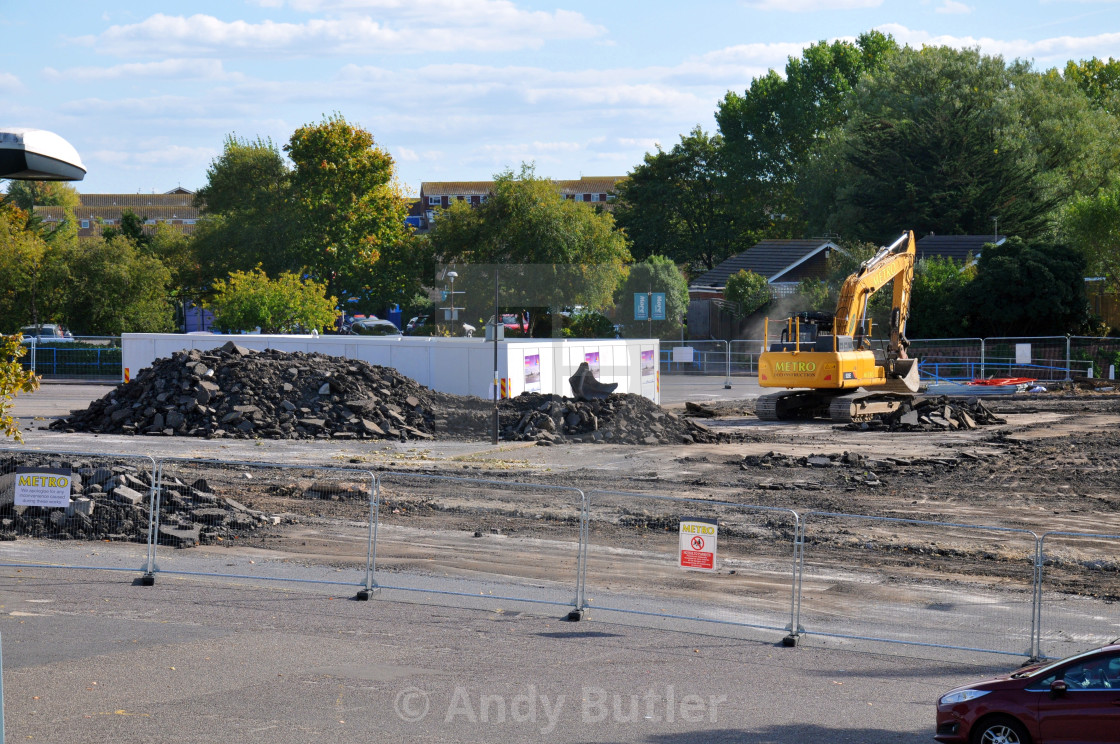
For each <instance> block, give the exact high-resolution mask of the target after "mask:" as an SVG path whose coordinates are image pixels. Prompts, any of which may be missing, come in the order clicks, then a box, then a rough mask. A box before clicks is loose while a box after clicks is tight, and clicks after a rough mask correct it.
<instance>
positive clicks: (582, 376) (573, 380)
mask: <svg viewBox="0 0 1120 744" xmlns="http://www.w3.org/2000/svg"><path fill="white" fill-rule="evenodd" d="M568 384H570V385H571V386H572V395H574V396H575V399H576V400H597V399H601V398H606V397H607V396H608V395H610V394H611V393H613V392H614V389H615V388H616V387H618V383H617V382H611V383H605V382H599V381H598V380H596V379H595V375H593V374H591V368H590V367H589V366H588V364H587V362H583V363H581V364H580V365H579V368H578V369H577V370H576V373H575V374H574V375H572V376H571V377H569V378H568Z"/></svg>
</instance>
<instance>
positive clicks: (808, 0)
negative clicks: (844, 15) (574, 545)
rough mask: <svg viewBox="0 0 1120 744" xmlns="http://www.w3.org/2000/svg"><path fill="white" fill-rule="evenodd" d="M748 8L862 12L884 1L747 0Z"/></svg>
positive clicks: (795, 11) (797, 11) (803, 11)
mask: <svg viewBox="0 0 1120 744" xmlns="http://www.w3.org/2000/svg"><path fill="white" fill-rule="evenodd" d="M745 2H746V5H747V7H750V8H757V9H758V10H784V11H788V12H790V13H813V12H816V11H819V10H862V9H864V8H878V7H879V6H880V5H882V4H883V0H745Z"/></svg>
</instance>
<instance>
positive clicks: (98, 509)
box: [0, 449, 156, 573]
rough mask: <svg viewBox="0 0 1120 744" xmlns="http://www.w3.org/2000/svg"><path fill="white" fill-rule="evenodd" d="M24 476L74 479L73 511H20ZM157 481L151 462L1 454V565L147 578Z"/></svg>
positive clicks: (114, 457)
mask: <svg viewBox="0 0 1120 744" xmlns="http://www.w3.org/2000/svg"><path fill="white" fill-rule="evenodd" d="M21 468H28V469H30V470H32V471H40V472H41V471H43V470H44V469H47V470H48V471H49V470H62V471H64V472H68V476H67V478H68V480H69V491H70V494H69V495H70V502H69V506H67V507H65V508H62V507H51V506H32V505H28V504H26V503H25V504H17V503H15V502H16V498H15V491H16V488H15V486H16V483H17V480H18V478H19V472H18V471H19V470H20V469H21ZM155 473H156V464H155V460H153V459H152V458H151V457H148V456H147V455H108V454H104V453H89V452H42V451H36V450H27V449H0V540H3V541H4V542H2V543H0V546H2V548H3V549H2V550H0V565H5V566H27V567H52V566H63V565H65V566H67V567H70V568H97V569H105V570H114V571H129V572H133V573H142V572H144V571H146V570H147V567H148V563H149V555H150V554H149V553H148V552H146V551H147V547H148V546H149V545H151V543H152V534H153V529H154V525H153V521H152V514H153V512H152V508H151V505H152V500H153V498H154V496H155ZM62 488H63V489H65V488H66V486H65V484H64V485H63V486H62ZM41 503H45V502H41ZM75 546H79V549H77V550H75V549H74V547H75Z"/></svg>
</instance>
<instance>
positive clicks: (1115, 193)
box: [1062, 181, 1120, 296]
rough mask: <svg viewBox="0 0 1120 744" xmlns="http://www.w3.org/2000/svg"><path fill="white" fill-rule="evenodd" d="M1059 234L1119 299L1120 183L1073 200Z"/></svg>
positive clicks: (1064, 216)
mask: <svg viewBox="0 0 1120 744" xmlns="http://www.w3.org/2000/svg"><path fill="white" fill-rule="evenodd" d="M1062 232H1063V234H1064V235H1065V236H1066V239H1067V240H1068V241H1069V243H1070V245H1071V246H1073V247H1074V248H1075V249H1077V251H1078V252H1080V253H1081V255H1082V256H1084V257H1085V260H1086V262H1087V264H1088V266H1089V271H1090V272H1091V273H1092V274H1093V275H1094V276H1103V277H1104V278H1105V282H1106V284H1107V286H1108V288H1109V291H1110V292H1111V293H1112V294H1113V295H1117V296H1120V181H1118V182H1117V183H1116V184H1115V185H1113V186H1111V187H1110V188H1102V189H1100V190H1099V191H1098V192H1097V193H1096V194H1094V195H1091V196H1082V197H1079V198H1077V199H1075V200H1073V201H1072V202H1071V203H1070V204H1069V205H1068V207H1067V209H1066V211H1065V214H1064V215H1063V220H1062Z"/></svg>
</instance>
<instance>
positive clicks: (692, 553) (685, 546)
mask: <svg viewBox="0 0 1120 744" xmlns="http://www.w3.org/2000/svg"><path fill="white" fill-rule="evenodd" d="M718 529H719V525H718V523H717V522H716V520H714V519H702V518H700V517H694V518H690V519H682V520H681V533H680V535H681V537H680V549H681V558H680V567H681V568H684V569H688V570H690V571H715V570H716V536H717V531H718Z"/></svg>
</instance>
